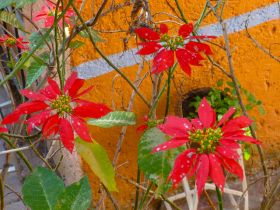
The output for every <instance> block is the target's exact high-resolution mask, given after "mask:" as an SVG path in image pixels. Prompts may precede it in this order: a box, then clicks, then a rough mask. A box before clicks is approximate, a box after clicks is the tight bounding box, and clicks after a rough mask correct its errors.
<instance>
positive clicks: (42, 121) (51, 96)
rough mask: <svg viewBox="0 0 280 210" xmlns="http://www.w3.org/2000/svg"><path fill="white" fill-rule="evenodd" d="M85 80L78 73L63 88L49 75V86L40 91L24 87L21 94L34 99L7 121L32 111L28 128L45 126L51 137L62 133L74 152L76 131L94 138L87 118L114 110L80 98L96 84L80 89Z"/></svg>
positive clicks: (4, 121)
mask: <svg viewBox="0 0 280 210" xmlns="http://www.w3.org/2000/svg"><path fill="white" fill-rule="evenodd" d="M83 84H84V80H82V79H78V78H77V73H72V75H71V76H70V77H69V78H68V79H67V80H66V83H65V86H64V88H63V90H60V88H59V86H58V84H57V82H55V81H54V80H52V79H50V78H49V79H48V86H46V87H45V88H44V89H42V90H41V91H39V92H38V93H37V92H36V93H35V92H32V91H30V90H21V94H22V95H24V96H25V97H27V98H29V99H30V101H28V102H25V103H23V104H21V105H19V106H18V107H17V108H16V110H15V111H14V112H12V113H11V114H9V115H8V116H6V117H5V118H4V119H3V122H2V123H3V124H10V123H14V122H17V121H18V120H19V118H20V116H21V115H24V114H32V113H35V112H40V113H38V114H35V115H33V116H32V117H31V118H29V119H28V120H26V124H27V125H28V132H30V131H31V130H32V129H33V128H34V127H35V126H42V134H43V136H44V137H47V136H49V135H52V134H54V135H55V134H60V139H61V141H62V143H63V145H64V146H65V148H66V149H68V150H69V151H70V152H72V151H73V148H74V131H75V132H76V133H77V135H78V136H80V137H81V138H82V139H83V140H85V141H91V137H90V134H89V130H88V127H87V125H86V123H85V120H84V119H83V118H86V117H90V118H100V117H102V116H104V115H106V114H108V113H109V112H110V111H111V110H110V109H109V108H108V107H107V106H106V105H104V104H98V103H93V102H89V101H85V100H82V99H80V97H81V96H82V95H84V94H86V93H88V92H89V91H90V90H91V89H92V87H90V88H88V89H86V90H84V91H82V92H79V90H80V88H81V87H82V86H83Z"/></svg>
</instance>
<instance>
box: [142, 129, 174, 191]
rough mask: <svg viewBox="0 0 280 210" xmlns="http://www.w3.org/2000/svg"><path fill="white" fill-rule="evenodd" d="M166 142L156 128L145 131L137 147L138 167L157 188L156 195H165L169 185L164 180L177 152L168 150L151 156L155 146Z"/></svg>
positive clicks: (164, 137) (163, 135)
mask: <svg viewBox="0 0 280 210" xmlns="http://www.w3.org/2000/svg"><path fill="white" fill-rule="evenodd" d="M165 141H166V135H165V134H164V133H162V132H161V131H160V130H159V129H158V128H151V129H149V130H147V131H146V132H145V133H144V134H143V135H142V137H141V139H140V143H139V145H138V165H139V168H140V169H141V170H142V171H143V172H144V174H145V176H146V177H147V178H148V179H149V180H151V181H152V182H153V183H155V184H156V185H157V186H158V191H157V192H158V194H163V193H165V192H166V191H167V190H168V189H169V187H170V186H171V185H170V183H167V182H166V179H167V177H168V175H169V173H170V171H171V169H172V166H173V161H174V159H175V157H176V154H178V150H175V149H174V150H170V151H165V152H158V153H155V154H152V153H151V151H152V149H153V148H154V147H156V146H157V145H159V144H161V143H163V142H165Z"/></svg>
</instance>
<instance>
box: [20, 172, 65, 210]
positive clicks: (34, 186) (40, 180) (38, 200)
mask: <svg viewBox="0 0 280 210" xmlns="http://www.w3.org/2000/svg"><path fill="white" fill-rule="evenodd" d="M63 188H64V183H63V181H62V180H61V179H60V178H59V177H58V176H56V174H55V173H54V172H52V171H50V170H48V169H46V168H42V167H39V168H37V169H36V170H35V171H34V172H33V173H32V174H31V175H30V176H28V177H27V178H26V180H25V182H24V184H23V187H22V193H23V200H24V202H25V204H27V205H28V206H29V207H30V208H31V209H32V210H42V209H44V210H49V209H50V210H51V209H54V206H55V204H56V202H57V199H58V195H59V194H60V193H62V191H63Z"/></svg>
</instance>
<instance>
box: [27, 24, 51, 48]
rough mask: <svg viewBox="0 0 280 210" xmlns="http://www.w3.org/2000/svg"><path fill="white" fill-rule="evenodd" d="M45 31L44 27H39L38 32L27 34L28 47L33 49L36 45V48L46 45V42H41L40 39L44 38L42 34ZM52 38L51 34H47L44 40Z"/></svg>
mask: <svg viewBox="0 0 280 210" xmlns="http://www.w3.org/2000/svg"><path fill="white" fill-rule="evenodd" d="M45 32H46V29H40V32H39V31H36V32H33V33H31V34H30V36H29V42H30V44H29V47H30V48H31V49H32V50H33V49H35V48H36V47H37V46H38V49H42V48H43V47H44V46H45V45H46V42H43V43H42V41H43V40H44V39H43V38H44V34H45ZM51 38H52V35H49V36H48V37H47V38H46V41H47V42H49V41H50V40H51Z"/></svg>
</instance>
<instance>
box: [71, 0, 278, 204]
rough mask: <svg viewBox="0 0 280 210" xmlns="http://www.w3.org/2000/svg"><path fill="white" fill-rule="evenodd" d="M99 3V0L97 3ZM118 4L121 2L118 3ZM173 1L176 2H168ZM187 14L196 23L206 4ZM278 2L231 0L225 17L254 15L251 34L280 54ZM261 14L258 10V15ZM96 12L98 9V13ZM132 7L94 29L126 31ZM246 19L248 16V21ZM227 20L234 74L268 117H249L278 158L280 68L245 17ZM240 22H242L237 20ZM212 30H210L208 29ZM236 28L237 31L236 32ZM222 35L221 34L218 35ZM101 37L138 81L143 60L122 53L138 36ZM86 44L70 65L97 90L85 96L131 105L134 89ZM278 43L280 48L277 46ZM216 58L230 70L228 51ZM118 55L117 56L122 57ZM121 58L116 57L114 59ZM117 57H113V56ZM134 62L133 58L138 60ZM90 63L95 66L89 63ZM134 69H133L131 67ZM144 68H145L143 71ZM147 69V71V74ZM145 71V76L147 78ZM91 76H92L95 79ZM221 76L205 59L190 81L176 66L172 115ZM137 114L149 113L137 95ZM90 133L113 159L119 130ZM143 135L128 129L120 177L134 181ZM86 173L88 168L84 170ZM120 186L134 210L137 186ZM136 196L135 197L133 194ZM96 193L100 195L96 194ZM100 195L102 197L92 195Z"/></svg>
mask: <svg viewBox="0 0 280 210" xmlns="http://www.w3.org/2000/svg"><path fill="white" fill-rule="evenodd" d="M91 2H92V1H88V2H87V3H86V5H85V9H84V17H86V18H89V17H90V16H91V14H92V11H95V10H96V8H97V7H95V8H93V7H92V5H91ZM94 2H95V3H96V2H100V0H98V1H94ZM116 2H120V0H118V1H116ZM169 2H172V3H171V4H173V1H169ZM180 2H181V5H182V8H183V11H184V13H185V15H186V17H187V18H188V19H189V20H190V21H195V20H197V18H198V17H199V15H200V12H201V11H202V9H203V6H204V3H205V1H204V0H201V1H180ZM276 2H277V1H272V0H246V1H242V3H241V1H239V0H229V1H227V4H226V6H225V12H224V18H225V19H229V18H234V17H236V16H239V15H242V14H244V13H248V12H251V11H255V12H253V13H252V16H250V15H249V14H247V16H246V17H248V16H249V20H250V21H249V24H251V27H250V29H249V32H250V34H251V35H252V36H254V37H255V39H257V40H258V42H259V43H261V44H262V45H263V46H264V47H266V48H270V50H271V52H272V53H273V54H274V55H275V56H280V45H279V41H280V40H279V37H280V21H279V18H278V19H277V17H279V15H280V14H279V10H278V7H276V6H277V5H276ZM272 3H274V4H273V8H272V10H271V8H268V10H260V11H258V10H257V9H259V8H262V7H268V6H271V5H272ZM150 4H151V10H152V13H153V14H154V13H156V12H160V11H165V12H170V13H172V12H171V10H170V8H169V7H168V6H167V4H166V3H165V1H155V0H152V1H150ZM256 10H257V11H256ZM95 12H96V11H95ZM130 12H131V7H126V8H123V9H120V10H118V11H117V12H115V13H113V14H112V15H107V16H105V17H102V19H101V20H100V22H99V24H98V25H97V26H96V29H98V30H100V31H112V30H119V29H121V30H125V31H127V30H128V27H129V26H128V25H129V23H130ZM246 19H247V18H245V20H246ZM154 20H155V21H163V20H168V16H166V15H157V16H155V19H154ZM231 20H232V21H231V22H229V28H231V29H232V30H233V31H232V32H234V31H237V32H235V33H231V34H230V42H231V48H232V53H233V60H234V67H235V70H236V75H237V76H238V79H239V81H240V83H241V85H242V86H243V87H244V88H246V89H247V90H249V91H250V92H252V93H254V94H255V96H256V97H257V98H258V99H260V100H262V102H263V105H264V108H265V111H266V115H264V116H260V115H259V114H258V113H257V112H255V111H253V112H251V113H250V114H251V115H252V116H254V117H256V119H257V128H258V130H257V133H258V136H259V139H260V140H261V141H262V142H263V143H262V145H263V147H264V149H265V151H266V155H267V157H274V158H275V157H276V155H277V153H278V151H279V149H280V140H279V139H280V132H279V128H280V118H279V116H280V105H279V98H280V92H279V89H280V73H279V70H280V64H279V63H277V62H276V61H275V60H273V59H271V58H270V57H269V56H268V55H266V54H264V53H263V52H262V51H261V50H259V49H257V48H256V47H255V46H254V44H253V43H252V42H251V41H250V40H249V39H248V37H247V36H246V33H245V31H244V30H242V27H243V28H244V17H243V19H231ZM237 20H238V21H239V22H238V21H237ZM214 23H216V19H215V18H214V17H213V16H212V15H210V16H209V17H207V19H206V20H205V21H204V22H203V26H205V28H203V30H204V33H207V34H208V35H211V33H214V32H215V31H216V32H217V33H218V32H219V29H216V30H214V28H215V27H213V26H212V28H211V27H210V28H209V25H210V24H214ZM169 25H170V27H172V28H173V29H174V30H175V31H176V30H177V26H176V25H175V24H169ZM206 29H208V30H206ZM237 29H238V30H237ZM217 35H219V33H218V34H217ZM102 37H103V38H104V39H105V40H106V41H105V42H103V43H99V44H98V46H99V47H100V48H101V49H102V51H103V52H104V53H105V54H106V55H108V56H110V55H111V57H110V58H111V59H113V60H116V61H118V65H119V66H121V67H123V68H122V70H123V71H124V73H125V74H126V75H127V76H128V77H129V78H130V79H132V80H133V79H134V78H135V76H136V71H137V69H138V66H137V64H136V63H138V62H139V61H140V60H139V58H137V57H134V56H132V55H134V52H135V51H132V52H126V53H124V54H123V50H124V45H123V39H124V38H130V39H129V42H128V46H129V48H131V49H132V48H134V47H136V45H135V38H134V37H130V35H129V34H127V33H125V32H124V33H122V32H120V33H113V34H111V33H102ZM222 40H223V39H222V38H217V39H216V40H215V42H216V43H219V44H222V43H223V41H222ZM85 42H86V43H87V44H86V46H84V47H82V48H80V49H79V50H77V51H76V52H75V53H74V54H73V55H72V65H73V66H75V67H76V69H77V70H78V72H79V75H80V77H83V78H88V79H89V80H88V82H87V84H88V85H92V84H94V86H95V88H94V90H93V91H92V93H91V94H90V95H88V96H87V97H86V98H87V99H90V100H92V101H99V102H104V103H106V104H107V105H109V106H111V107H112V101H114V104H115V106H116V109H118V110H120V109H123V108H124V107H127V104H128V101H129V96H130V94H131V92H132V89H131V88H130V87H129V86H128V85H127V84H126V83H125V82H124V80H123V79H122V78H120V77H115V76H116V73H115V72H114V71H111V69H110V68H108V67H107V66H106V65H105V64H104V62H103V63H102V62H101V63H100V61H96V59H98V58H99V56H98V54H97V53H96V52H95V51H94V49H93V47H92V45H91V44H90V42H89V41H85ZM277 43H278V44H277ZM213 50H214V56H213V57H214V59H215V60H216V61H217V62H218V63H220V64H221V65H223V66H225V67H226V68H228V65H227V61H226V55H225V52H224V51H223V50H221V49H219V48H217V47H213ZM118 53H119V54H118ZM116 54H118V55H116ZM112 55H113V56H112ZM134 59H135V60H134ZM89 61H91V62H89ZM131 65H132V66H131ZM145 69H146V68H145ZM144 72H145V70H144V71H143V73H144ZM143 73H142V74H143ZM91 77H93V78H91ZM221 77H222V75H221V73H220V71H219V70H217V69H216V68H213V67H212V65H211V64H210V63H209V62H207V61H205V62H204V66H203V67H199V68H193V74H192V77H191V78H190V77H186V76H185V75H184V74H182V71H181V70H180V69H179V68H178V69H177V72H176V74H175V80H176V81H177V82H176V84H177V86H180V87H181V88H180V91H179V93H178V91H177V90H176V89H175V88H174V85H173V89H172V102H171V112H173V113H175V112H176V110H177V108H178V104H179V103H180V101H181V99H182V98H181V95H182V94H186V93H187V92H189V91H190V90H192V89H195V88H199V87H205V86H211V85H215V84H216V81H217V80H218V79H220V78H221ZM112 80H114V81H115V86H114V87H115V90H114V91H115V93H114V94H113V93H112V92H113V91H112ZM150 84H151V83H150V79H149V77H147V79H145V80H144V82H143V84H142V85H141V88H140V91H141V92H142V93H143V94H144V95H145V96H146V98H148V99H149V98H151V88H150V87H151V86H150ZM164 103H165V100H164V98H163V99H162V100H161V102H160V104H159V107H164ZM133 111H135V112H136V113H137V115H138V121H139V122H140V121H141V117H142V116H143V115H145V114H146V113H147V108H146V106H145V105H144V103H143V102H141V100H139V98H138V97H136V101H135V105H134V109H133ZM162 112H163V109H161V108H160V109H159V111H158V113H157V115H158V116H161V114H162ZM91 131H92V134H93V136H94V137H95V139H96V141H98V142H99V143H101V144H102V145H103V146H104V147H105V148H106V149H107V151H108V153H109V155H110V157H111V159H112V158H113V155H114V151H115V148H116V143H117V140H118V137H119V133H120V128H112V129H107V130H104V129H99V128H96V127H91ZM139 137H140V136H139V134H137V133H136V132H135V127H129V128H128V131H127V135H126V138H125V141H124V144H123V147H122V152H121V155H120V157H119V160H118V164H120V165H122V166H121V167H119V168H118V170H117V173H120V174H121V175H123V176H125V177H127V178H128V179H132V180H135V179H136V171H137V164H136V162H137V142H138V140H139ZM85 170H86V171H88V170H87V168H86V167H85ZM90 178H91V183H92V185H93V186H94V189H97V187H96V186H97V184H98V180H97V179H96V177H95V176H94V175H92V174H90ZM117 182H118V188H119V190H120V192H121V193H116V194H114V195H115V196H116V197H117V198H118V200H120V201H121V204H122V209H130V206H129V205H130V204H131V203H130V200H133V198H134V194H133V193H134V187H133V186H132V185H131V184H128V183H127V182H125V181H123V180H121V179H117ZM132 192H133V193H132ZM96 193H98V192H97V191H96ZM94 197H95V198H96V197H99V196H94Z"/></svg>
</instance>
